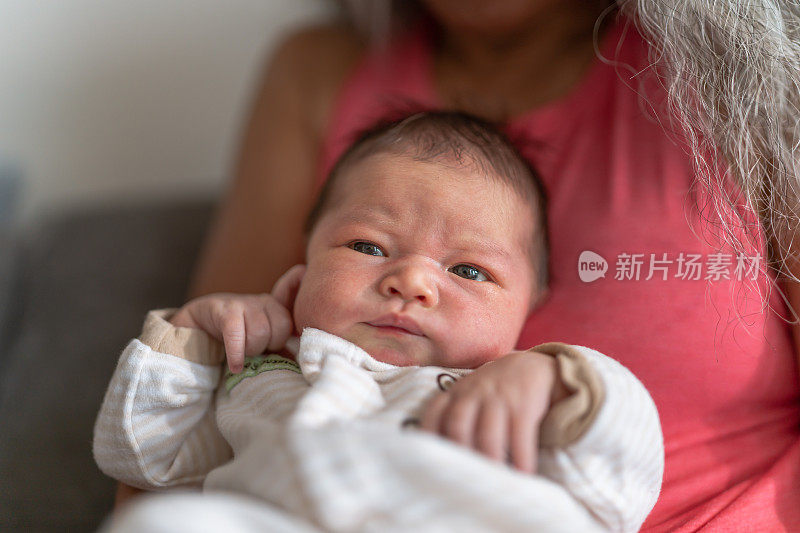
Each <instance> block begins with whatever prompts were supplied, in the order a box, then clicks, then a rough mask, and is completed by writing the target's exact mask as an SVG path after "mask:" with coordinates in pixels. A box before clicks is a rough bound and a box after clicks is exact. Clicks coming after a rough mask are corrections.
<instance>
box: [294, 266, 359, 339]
mask: <svg viewBox="0 0 800 533" xmlns="http://www.w3.org/2000/svg"><path fill="white" fill-rule="evenodd" d="M341 292H342V287H341V285H340V284H338V283H336V282H335V280H330V279H326V280H324V281H321V280H320V281H317V282H316V283H309V284H306V283H304V284H303V286H302V287H301V288H300V291H298V293H297V300H296V301H295V306H294V320H295V326H296V327H297V329H298V331H300V332H302V330H303V328H306V327H312V328H317V329H321V330H323V331H327V332H329V333H334V334H336V333H337V330H338V325H339V322H341V320H343V319H344V318H345V317H346V309H344V302H346V301H347V298H346V296H345V295H344V294H341Z"/></svg>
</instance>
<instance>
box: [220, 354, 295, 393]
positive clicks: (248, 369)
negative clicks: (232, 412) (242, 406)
mask: <svg viewBox="0 0 800 533" xmlns="http://www.w3.org/2000/svg"><path fill="white" fill-rule="evenodd" d="M269 370H291V371H292V372H297V373H298V374H302V371H301V370H300V365H298V364H297V363H296V362H295V361H292V360H291V359H289V358H287V357H282V356H280V355H275V354H271V355H257V356H255V357H245V359H244V368H243V369H242V371H241V372H239V373H238V374H234V373H232V372H231V371H230V370H228V371H227V372H226V373H225V390H226V391H228V392H230V391H231V389H233V388H234V387H235V386H236V385H238V384H239V382H241V381H242V380H243V379H245V378H251V377H253V376H257V375H259V374H260V373H262V372H267V371H269Z"/></svg>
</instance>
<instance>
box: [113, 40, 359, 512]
mask: <svg viewBox="0 0 800 533" xmlns="http://www.w3.org/2000/svg"><path fill="white" fill-rule="evenodd" d="M361 53H362V43H361V41H360V39H359V38H358V37H357V36H356V35H355V34H354V33H353V32H352V31H350V30H349V29H347V28H345V27H342V26H324V27H316V28H307V29H304V30H301V31H299V32H297V33H295V34H293V35H290V36H289V37H288V38H287V39H286V40H285V41H284V42H283V43H282V44H281V45H280V46H279V47H278V49H277V51H276V52H275V53H274V55H273V56H272V58H271V59H270V62H269V65H268V67H267V68H266V71H265V74H264V76H263V79H262V80H261V82H260V84H259V87H258V89H257V90H256V93H255V99H254V101H253V104H252V108H251V112H250V117H249V120H248V123H247V126H246V129H245V131H244V136H243V138H242V145H241V149H240V155H239V160H238V164H237V168H236V172H235V175H234V179H233V183H232V184H231V187H230V189H229V190H228V192H227V195H226V196H225V198H224V199H223V203H222V205H221V207H220V209H219V212H218V213H217V216H216V220H215V222H214V224H213V227H212V228H211V231H210V232H209V235H208V237H207V240H206V243H205V245H204V247H203V251H202V253H201V256H200V259H199V261H198V264H197V266H196V269H195V273H194V277H193V280H192V284H191V288H190V291H189V292H190V296H192V297H195V296H199V295H203V294H208V293H211V292H219V291H226V292H250V293H257V292H267V291H268V290H269V288H270V287H271V286H272V284H273V283H274V282H275V280H277V279H278V277H279V276H280V275H281V274H282V273H283V272H284V271H285V270H286V269H287V268H288V267H289V266H291V265H293V264H295V263H297V262H299V261H300V260H301V259H302V257H303V236H302V227H303V223H304V222H305V216H306V212H307V211H308V209H309V207H310V205H311V202H312V200H313V189H314V181H315V172H316V169H317V157H318V153H319V150H320V146H321V142H322V139H323V137H324V135H325V131H326V130H327V126H328V117H329V115H330V113H331V110H332V107H333V104H334V99H335V97H336V95H337V93H338V89H339V87H340V86H341V84H342V82H343V81H344V78H345V76H346V75H347V73H348V72H349V71H350V69H351V68H352V67H353V66H354V65H355V63H356V61H357V60H358V58H359V57H360V56H361ZM141 492H142V491H141V490H139V489H136V488H134V487H130V486H128V485H125V484H123V483H119V484H118V485H117V493H116V499H115V502H114V507H115V508H116V509H118V508H119V507H120V506H121V505H123V504H125V503H127V502H129V501H130V499H131V498H134V497H136V496H137V495H139V494H140V493H141Z"/></svg>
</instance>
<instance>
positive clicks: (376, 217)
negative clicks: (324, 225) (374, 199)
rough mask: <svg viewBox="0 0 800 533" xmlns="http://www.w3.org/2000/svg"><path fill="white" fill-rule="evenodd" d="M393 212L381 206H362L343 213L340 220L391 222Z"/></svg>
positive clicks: (346, 221)
mask: <svg viewBox="0 0 800 533" xmlns="http://www.w3.org/2000/svg"><path fill="white" fill-rule="evenodd" d="M392 215H393V213H391V212H389V211H387V210H385V209H381V208H374V207H372V208H361V209H356V210H353V211H349V212H347V213H343V214H342V215H341V218H340V221H341V222H344V223H353V222H381V223H391V222H392V220H393V216H392Z"/></svg>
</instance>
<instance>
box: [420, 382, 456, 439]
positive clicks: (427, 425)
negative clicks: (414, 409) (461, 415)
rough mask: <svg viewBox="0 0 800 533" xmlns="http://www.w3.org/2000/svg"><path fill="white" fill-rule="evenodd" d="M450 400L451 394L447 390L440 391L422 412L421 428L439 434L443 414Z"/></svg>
mask: <svg viewBox="0 0 800 533" xmlns="http://www.w3.org/2000/svg"><path fill="white" fill-rule="evenodd" d="M449 401H450V396H448V394H447V393H445V392H440V393H438V394H437V395H436V396H434V397H433V398H431V400H430V401H429V402H428V404H427V405H426V406H425V409H424V411H423V412H422V420H420V429H423V430H425V431H430V432H431V433H437V434H438V433H439V432H440V430H441V422H442V414H443V413H444V411H445V409H446V408H447V404H448V402H449Z"/></svg>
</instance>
